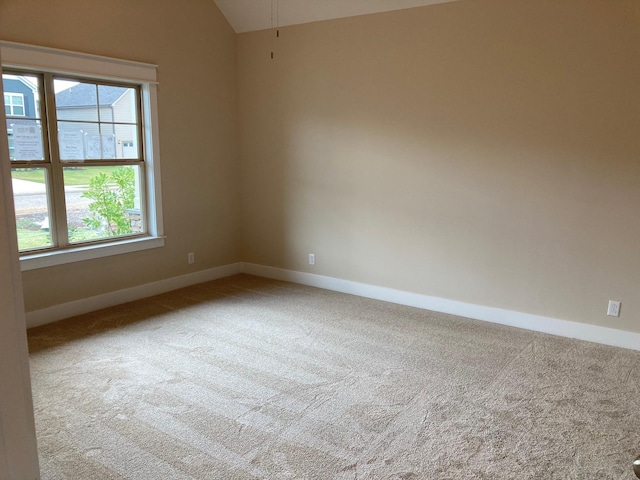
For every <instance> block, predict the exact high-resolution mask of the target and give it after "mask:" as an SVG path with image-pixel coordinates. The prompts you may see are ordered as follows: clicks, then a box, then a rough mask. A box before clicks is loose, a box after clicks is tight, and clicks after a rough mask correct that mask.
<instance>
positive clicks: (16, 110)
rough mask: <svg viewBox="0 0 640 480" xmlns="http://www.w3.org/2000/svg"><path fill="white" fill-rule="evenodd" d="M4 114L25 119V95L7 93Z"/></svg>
mask: <svg viewBox="0 0 640 480" xmlns="http://www.w3.org/2000/svg"><path fill="white" fill-rule="evenodd" d="M4 113H5V115H7V116H9V115H15V116H16V117H24V95H23V94H22V93H5V94H4Z"/></svg>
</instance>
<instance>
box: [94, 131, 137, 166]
mask: <svg viewBox="0 0 640 480" xmlns="http://www.w3.org/2000/svg"><path fill="white" fill-rule="evenodd" d="M104 127H105V125H101V128H102V129H104ZM112 127H113V133H114V135H115V142H116V158H126V159H133V158H140V154H139V153H138V128H137V127H136V126H135V125H112ZM103 131H104V130H103Z"/></svg>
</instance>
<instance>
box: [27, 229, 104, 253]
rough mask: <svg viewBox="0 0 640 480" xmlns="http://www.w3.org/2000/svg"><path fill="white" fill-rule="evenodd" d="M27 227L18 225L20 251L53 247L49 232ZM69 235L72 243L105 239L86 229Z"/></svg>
mask: <svg viewBox="0 0 640 480" xmlns="http://www.w3.org/2000/svg"><path fill="white" fill-rule="evenodd" d="M25 226H26V227H29V228H24V226H23V228H21V226H20V225H19V224H18V249H20V250H31V249H33V248H42V247H48V246H50V245H51V236H50V234H49V232H47V231H46V230H40V229H34V227H33V226H31V225H25ZM69 233H70V235H69V236H70V240H71V242H72V243H76V242H84V241H88V240H96V239H99V238H105V235H104V234H103V233H101V232H98V231H95V230H89V229H85V228H78V229H74V230H73V231H71V232H69Z"/></svg>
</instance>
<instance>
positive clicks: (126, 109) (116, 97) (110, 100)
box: [98, 85, 138, 123]
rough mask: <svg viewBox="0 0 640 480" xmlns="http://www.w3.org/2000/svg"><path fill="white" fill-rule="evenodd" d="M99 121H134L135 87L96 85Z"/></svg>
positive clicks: (135, 113) (135, 114)
mask: <svg viewBox="0 0 640 480" xmlns="http://www.w3.org/2000/svg"><path fill="white" fill-rule="evenodd" d="M98 98H99V101H100V121H101V122H116V123H136V121H137V112H136V110H137V108H136V105H137V104H138V101H137V91H136V89H135V88H127V87H114V86H111V85H98Z"/></svg>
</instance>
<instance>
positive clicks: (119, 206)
mask: <svg viewBox="0 0 640 480" xmlns="http://www.w3.org/2000/svg"><path fill="white" fill-rule="evenodd" d="M64 183H65V197H66V204H67V221H68V228H69V241H70V242H71V243H81V242H86V241H90V240H98V239H104V238H112V237H119V236H126V235H135V234H138V233H142V232H143V228H144V227H143V226H144V222H143V219H142V212H141V209H140V205H141V203H142V202H141V193H140V192H141V185H140V169H139V168H138V167H137V166H122V167H84V166H83V167H65V168H64Z"/></svg>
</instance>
